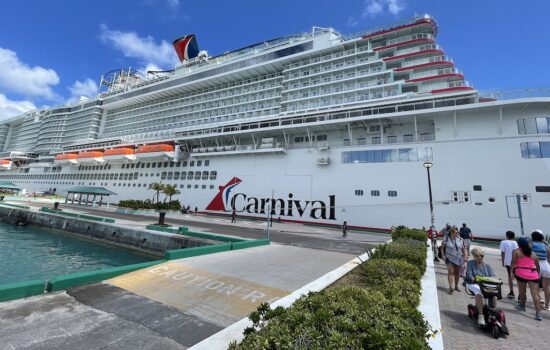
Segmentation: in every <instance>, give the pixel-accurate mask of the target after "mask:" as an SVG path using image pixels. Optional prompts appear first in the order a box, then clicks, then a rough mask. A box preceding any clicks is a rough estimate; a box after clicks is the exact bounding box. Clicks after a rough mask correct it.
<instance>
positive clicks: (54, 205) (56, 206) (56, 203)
mask: <svg viewBox="0 0 550 350" xmlns="http://www.w3.org/2000/svg"><path fill="white" fill-rule="evenodd" d="M53 210H59V202H54V203H53Z"/></svg>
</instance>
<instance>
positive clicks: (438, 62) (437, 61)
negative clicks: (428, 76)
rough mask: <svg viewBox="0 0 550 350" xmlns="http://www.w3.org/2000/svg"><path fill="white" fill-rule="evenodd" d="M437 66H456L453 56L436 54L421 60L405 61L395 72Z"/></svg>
mask: <svg viewBox="0 0 550 350" xmlns="http://www.w3.org/2000/svg"><path fill="white" fill-rule="evenodd" d="M432 66H434V67H437V66H451V67H454V63H453V60H452V58H450V57H447V56H435V57H427V58H422V59H419V60H413V61H408V62H403V64H402V65H401V67H400V68H395V69H394V71H395V72H402V71H407V70H414V69H420V68H425V67H432Z"/></svg>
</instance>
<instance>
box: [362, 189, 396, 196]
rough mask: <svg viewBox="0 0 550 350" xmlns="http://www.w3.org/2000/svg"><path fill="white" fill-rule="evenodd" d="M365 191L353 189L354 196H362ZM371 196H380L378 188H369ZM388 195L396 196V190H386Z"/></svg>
mask: <svg viewBox="0 0 550 350" xmlns="http://www.w3.org/2000/svg"><path fill="white" fill-rule="evenodd" d="M364 194H365V192H364V191H363V190H355V195H356V196H363V195H364ZM370 195H371V197H380V191H378V190H371V191H370ZM388 197H397V191H394V190H390V191H388Z"/></svg>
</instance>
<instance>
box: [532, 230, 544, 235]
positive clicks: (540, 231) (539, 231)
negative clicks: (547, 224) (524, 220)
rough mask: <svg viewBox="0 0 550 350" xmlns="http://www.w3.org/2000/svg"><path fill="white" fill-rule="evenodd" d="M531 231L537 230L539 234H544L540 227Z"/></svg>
mask: <svg viewBox="0 0 550 350" xmlns="http://www.w3.org/2000/svg"><path fill="white" fill-rule="evenodd" d="M533 232H538V233H540V234H541V235H543V234H544V233H543V232H542V230H541V229H536V230H533Z"/></svg>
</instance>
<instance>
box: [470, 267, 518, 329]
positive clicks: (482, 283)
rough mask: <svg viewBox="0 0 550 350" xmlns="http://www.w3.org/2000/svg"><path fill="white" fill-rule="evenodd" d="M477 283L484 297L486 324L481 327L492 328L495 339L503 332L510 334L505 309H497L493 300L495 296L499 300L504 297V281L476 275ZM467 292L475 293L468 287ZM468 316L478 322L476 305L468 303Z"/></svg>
mask: <svg viewBox="0 0 550 350" xmlns="http://www.w3.org/2000/svg"><path fill="white" fill-rule="evenodd" d="M475 283H476V284H478V285H479V289H480V290H481V294H482V295H483V299H484V305H483V316H484V318H485V325H484V326H480V328H482V329H484V330H490V331H491V333H492V335H493V338H495V339H498V337H499V336H500V334H501V333H502V334H506V335H509V334H510V333H508V328H507V327H506V316H505V315H504V311H502V310H499V309H497V308H496V307H495V304H494V302H493V298H494V297H496V298H497V299H498V300H501V299H502V292H501V286H502V281H501V280H499V279H496V278H493V277H481V276H476V280H475ZM466 292H467V293H468V294H470V295H474V294H473V293H472V292H471V291H470V290H468V288H466ZM468 317H470V318H472V319H474V320H475V321H476V322H477V318H478V311H477V307H476V306H475V305H472V304H469V305H468Z"/></svg>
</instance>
